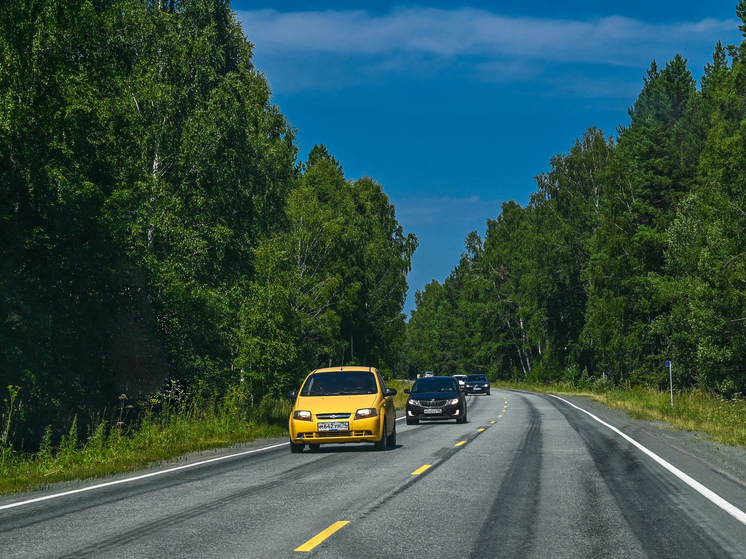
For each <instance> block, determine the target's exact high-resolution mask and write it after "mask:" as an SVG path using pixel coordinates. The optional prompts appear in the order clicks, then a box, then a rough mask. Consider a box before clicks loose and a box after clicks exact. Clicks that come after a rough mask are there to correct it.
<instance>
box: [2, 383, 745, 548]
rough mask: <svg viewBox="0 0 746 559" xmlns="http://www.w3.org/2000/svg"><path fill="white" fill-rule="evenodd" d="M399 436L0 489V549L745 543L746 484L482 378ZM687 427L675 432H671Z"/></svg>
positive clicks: (569, 401) (194, 459)
mask: <svg viewBox="0 0 746 559" xmlns="http://www.w3.org/2000/svg"><path fill="white" fill-rule="evenodd" d="M468 405H469V412H468V417H469V422H468V423H466V424H463V425H458V424H456V423H454V422H448V423H440V422H439V423H426V424H420V425H412V426H407V425H406V424H405V423H404V421H403V419H401V420H400V421H398V422H397V445H396V447H394V448H391V449H389V450H386V451H383V452H377V451H374V450H373V446H372V445H339V446H328V447H325V446H322V448H321V450H319V451H318V452H310V451H309V450H306V451H304V452H303V453H302V454H291V453H290V450H289V448H288V444H287V442H286V441H284V440H271V441H261V442H257V443H253V444H250V445H242V446H240V447H234V448H232V449H226V450H223V451H220V452H217V453H204V454H202V455H194V456H190V457H187V458H185V459H183V460H181V461H174V462H171V463H169V464H164V465H160V466H158V467H154V468H149V469H147V470H144V471H141V472H136V473H133V474H130V475H128V476H122V477H116V478H106V479H104V480H94V481H87V482H77V483H70V484H64V485H60V486H54V487H50V488H49V489H47V490H44V491H40V492H36V493H30V494H23V495H13V496H6V497H2V498H0V556H1V557H2V558H4V559H5V558H33V559H42V558H66V557H69V558H76V559H78V558H87V557H90V558H110V557H111V558H119V559H121V558H165V557H175V558H176V557H178V558H200V559H204V558H265V557H266V558H273V559H275V558H283V557H288V558H305V557H309V558H310V557H313V558H367V557H370V558H382V557H392V558H397V559H398V558H417V559H423V558H427V559H436V558H437V559H440V558H443V559H445V558H469V557H470V558H493V557H494V558H498V557H500V558H502V557H505V558H512V559H515V558H537V559H538V558H542V559H543V558H568V559H569V558H573V559H578V558H594V559H597V558H603V557H608V558H614V559H617V558H627V557H630V558H638V557H639V558H648V557H649V558H677V559H681V558H692V559H695V558H696V559H703V558H710V557H746V514H745V513H744V511H746V484H745V483H744V481H743V479H742V478H741V479H739V478H738V476H736V475H733V474H732V473H730V472H728V471H727V470H724V469H722V468H720V467H718V466H717V465H713V462H712V461H709V460H706V459H703V457H702V456H701V455H698V454H697V453H696V452H693V451H692V449H691V448H689V447H688V446H687V445H688V444H689V443H687V444H685V445H676V444H673V443H672V442H671V441H672V440H673V439H671V438H670V437H668V436H664V435H661V436H659V435H658V434H657V431H660V426H656V425H653V424H649V425H648V426H647V427H645V428H643V427H641V425H642V422H634V421H631V420H626V419H625V418H624V416H623V414H620V413H618V412H610V411H608V410H604V409H603V408H601V407H600V406H595V405H590V404H589V403H588V401H587V400H585V399H582V398H559V397H555V396H551V395H540V394H534V393H528V392H520V391H508V390H497V389H494V388H493V390H492V395H491V396H486V395H478V396H469V397H468ZM687 440H689V439H687Z"/></svg>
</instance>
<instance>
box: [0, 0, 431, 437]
mask: <svg viewBox="0 0 746 559" xmlns="http://www.w3.org/2000/svg"><path fill="white" fill-rule="evenodd" d="M252 51H253V45H252V44H251V43H250V42H249V41H248V40H247V38H246V37H245V36H244V35H243V32H242V30H241V26H240V24H239V22H238V21H237V19H236V16H235V14H234V13H233V12H232V11H231V9H230V6H229V3H228V1H227V0H188V1H180V2H168V3H161V2H156V3H154V2H141V1H140V0H116V1H113V2H97V1H94V0H84V1H82V2H74V3H69V2H66V1H63V0H49V1H47V0H43V1H42V0H32V1H29V2H20V3H19V2H13V3H11V4H9V5H8V6H3V9H2V10H0V238H2V239H3V242H2V244H1V245H0V260H2V262H3V267H2V269H0V363H1V364H0V385H2V386H7V385H9V384H10V385H14V386H20V387H22V389H23V390H22V392H21V393H20V394H21V395H22V397H19V399H18V401H17V405H16V406H15V408H14V409H15V411H14V412H13V413H14V415H13V420H14V421H13V426H14V429H13V431H12V432H8V430H7V429H6V430H5V434H4V437H6V439H4V442H6V441H10V442H13V443H15V444H16V445H20V444H21V441H23V443H24V444H25V445H26V447H27V449H36V448H38V447H39V445H42V444H43V445H47V446H48V445H49V444H59V443H60V441H62V440H64V441H65V444H67V445H74V444H78V443H77V440H74V439H73V436H72V435H73V434H72V432H71V431H70V425H69V424H68V421H69V418H71V417H75V418H76V424H75V425H76V429H77V430H78V432H80V433H97V437H98V438H94V439H93V441H94V442H95V444H98V442H96V441H99V440H101V438H103V437H104V427H101V425H102V422H101V420H100V417H101V415H102V413H103V410H106V409H111V408H112V407H117V406H118V405H119V404H121V406H122V407H120V408H119V410H118V411H119V412H120V414H122V415H123V416H126V417H120V418H119V420H118V421H117V422H116V426H114V427H112V428H111V429H113V430H111V431H110V434H109V436H112V433H116V432H117V431H116V429H117V428H118V426H119V424H120V423H121V424H122V425H123V426H124V425H125V424H127V423H128V422H132V421H136V420H138V419H139V416H140V415H142V414H146V415H147V410H143V409H141V408H138V407H137V406H135V407H132V408H128V409H127V410H126V411H127V413H126V414H125V413H124V412H125V408H126V406H125V402H137V401H141V400H143V399H146V398H147V397H148V395H152V394H155V393H157V392H158V391H159V390H160V389H161V387H162V386H163V385H164V383H165V382H166V380H167V379H170V380H172V381H174V380H175V381H178V382H181V383H182V384H183V386H186V387H188V388H189V393H190V397H192V398H195V399H200V398H203V399H210V398H218V397H221V396H223V395H225V394H228V393H230V392H231V391H232V390H235V389H236V387H239V386H240V387H242V388H241V390H242V393H243V394H244V396H245V397H246V398H247V399H248V400H247V401H248V402H249V403H250V404H249V405H256V406H260V404H261V401H262V399H264V398H265V397H267V396H271V397H276V396H278V395H279V394H281V393H283V392H284V391H285V390H287V389H288V388H290V387H291V386H293V385H294V383H295V382H297V380H298V378H299V376H300V375H302V374H303V373H305V372H307V370H308V369H309V368H312V367H315V366H317V365H318V364H319V363H320V362H326V361H328V360H333V361H335V362H349V361H350V360H351V359H352V358H353V356H352V355H351V352H352V351H353V347H352V345H353V342H354V352H355V355H354V359H355V360H356V361H358V362H365V363H370V364H377V365H378V364H381V365H385V364H387V363H394V362H396V358H397V355H396V353H397V348H398V347H399V346H400V345H401V339H402V335H403V324H404V320H403V315H402V314H401V310H402V308H403V302H404V296H405V293H406V274H407V272H408V271H409V262H410V259H411V254H412V251H413V250H414V247H415V246H416V240H415V239H414V237H413V236H411V235H410V236H405V235H404V233H403V232H402V229H401V227H400V226H399V224H398V223H397V222H396V220H395V217H394V210H393V206H392V205H391V204H390V203H389V201H388V198H387V197H386V196H385V194H384V193H383V191H382V187H381V186H380V185H379V184H377V183H375V181H373V180H372V179H369V178H364V179H360V180H358V181H354V182H351V181H348V180H347V179H345V177H344V175H343V173H342V167H341V165H340V164H339V163H338V162H337V161H336V160H335V159H334V158H333V157H332V156H331V155H330V154H329V153H328V152H327V151H326V148H324V147H323V146H319V147H317V148H315V149H314V150H312V152H311V153H310V154H309V159H308V161H307V162H305V163H303V164H299V163H297V162H296V157H297V148H296V146H295V138H294V130H293V129H292V127H291V125H290V123H289V122H287V119H286V118H285V117H284V115H282V114H281V113H280V112H279V109H278V108H277V106H276V105H274V104H273V103H272V98H271V90H270V86H269V84H268V83H267V80H266V78H265V77H264V76H263V75H262V74H261V73H259V72H258V71H257V70H256V69H255V68H254V66H253V62H252ZM350 340H352V342H351V341H350ZM121 395H124V396H125V397H124V398H121ZM118 398H119V400H118ZM127 405H130V404H127ZM133 405H134V404H133ZM159 405H160V404H159ZM6 413H10V412H7V411H6ZM4 417H7V418H8V420H9V419H10V415H7V416H4ZM50 425H51V428H52V431H51V435H50V434H49V433H50V431H49V426H50ZM76 437H77V435H76ZM70 448H72V446H71V447H70Z"/></svg>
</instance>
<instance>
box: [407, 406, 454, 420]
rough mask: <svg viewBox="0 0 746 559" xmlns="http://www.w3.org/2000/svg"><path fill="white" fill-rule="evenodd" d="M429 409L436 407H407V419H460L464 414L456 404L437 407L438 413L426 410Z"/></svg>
mask: <svg viewBox="0 0 746 559" xmlns="http://www.w3.org/2000/svg"><path fill="white" fill-rule="evenodd" d="M427 409H434V408H407V419H418V420H420V421H422V420H428V419H459V418H461V417H463V415H464V414H463V412H462V410H461V408H458V407H456V406H451V407H447V408H437V410H438V412H437V413H433V412H426V411H425V410H427Z"/></svg>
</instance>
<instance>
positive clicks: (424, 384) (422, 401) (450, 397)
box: [404, 377, 466, 425]
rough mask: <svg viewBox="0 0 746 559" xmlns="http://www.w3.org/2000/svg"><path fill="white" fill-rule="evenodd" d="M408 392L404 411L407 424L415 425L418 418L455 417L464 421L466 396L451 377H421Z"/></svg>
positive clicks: (406, 392) (418, 420)
mask: <svg viewBox="0 0 746 559" xmlns="http://www.w3.org/2000/svg"><path fill="white" fill-rule="evenodd" d="M404 393H405V394H409V399H408V400H407V406H406V413H407V425H416V424H417V423H419V422H420V420H431V419H455V420H456V423H466V396H464V392H463V391H462V390H460V389H459V386H458V381H456V379H454V378H453V377H422V378H420V379H418V380H417V381H416V382H415V383H414V386H412V390H409V389H405V390H404Z"/></svg>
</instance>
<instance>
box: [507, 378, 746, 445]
mask: <svg viewBox="0 0 746 559" xmlns="http://www.w3.org/2000/svg"><path fill="white" fill-rule="evenodd" d="M497 384H498V386H500V387H504V388H519V389H524V390H532V391H534V392H546V393H552V394H568V395H576V396H586V397H588V398H590V399H591V400H593V401H596V402H600V403H602V404H604V405H605V406H606V407H608V408H614V409H620V410H624V411H625V412H627V414H629V416H630V417H632V418H634V419H644V420H648V421H662V422H665V423H668V424H669V425H671V427H672V428H674V429H679V430H682V431H698V432H702V433H705V434H706V435H708V437H709V438H710V439H711V440H712V441H714V442H717V443H720V444H727V445H731V446H741V447H746V400H743V399H740V398H739V399H734V400H725V399H723V398H721V397H717V396H713V395H711V394H708V393H706V392H704V391H701V390H691V391H686V392H680V393H674V395H673V407H672V406H671V394H670V392H665V391H664V392H661V391H658V390H653V389H650V388H641V387H637V388H632V389H619V388H608V387H606V388H605V387H595V388H586V389H578V388H573V387H571V386H567V385H565V384H536V383H503V382H501V383H497Z"/></svg>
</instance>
